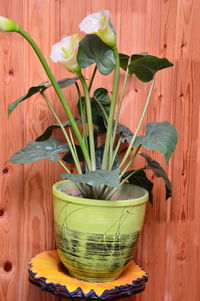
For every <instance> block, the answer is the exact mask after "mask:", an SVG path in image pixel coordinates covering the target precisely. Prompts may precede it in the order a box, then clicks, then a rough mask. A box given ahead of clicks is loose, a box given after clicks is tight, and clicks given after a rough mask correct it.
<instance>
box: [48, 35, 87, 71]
mask: <svg viewBox="0 0 200 301" xmlns="http://www.w3.org/2000/svg"><path fill="white" fill-rule="evenodd" d="M78 47H79V38H78V35H77V34H74V35H71V36H68V37H65V38H63V39H62V40H61V41H60V42H58V43H56V44H54V45H53V46H52V49H51V54H50V58H51V60H52V61H53V62H54V63H61V64H63V65H64V66H65V68H66V69H67V70H68V71H70V72H73V73H75V74H77V75H80V70H81V69H80V67H79V65H78V63H77V52H78Z"/></svg>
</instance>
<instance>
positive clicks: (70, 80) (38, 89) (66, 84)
mask: <svg viewBox="0 0 200 301" xmlns="http://www.w3.org/2000/svg"><path fill="white" fill-rule="evenodd" d="M77 80H78V77H73V78H64V79H60V80H59V81H58V82H57V83H58V85H59V86H60V88H61V89H63V88H66V87H69V86H71V85H73V84H74V83H75V82H76V81H77ZM51 86H52V84H49V82H48V81H46V82H43V83H41V84H39V85H37V86H33V87H31V88H29V90H28V92H27V93H26V94H25V95H23V96H21V97H20V98H18V99H17V100H15V101H14V102H12V103H11V104H9V105H8V116H10V114H11V113H12V111H13V110H15V109H16V107H17V106H18V104H20V103H21V102H23V101H24V100H26V99H28V98H30V97H31V96H33V95H34V94H36V93H38V92H39V93H41V92H44V91H45V90H46V89H48V88H49V87H51Z"/></svg>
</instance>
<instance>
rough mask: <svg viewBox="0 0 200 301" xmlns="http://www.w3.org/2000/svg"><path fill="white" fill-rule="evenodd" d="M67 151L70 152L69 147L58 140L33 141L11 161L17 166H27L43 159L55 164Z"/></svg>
mask: <svg viewBox="0 0 200 301" xmlns="http://www.w3.org/2000/svg"><path fill="white" fill-rule="evenodd" d="M66 150H68V147H67V145H66V144H63V143H60V142H59V141H57V140H56V139H51V140H48V141H43V142H35V141H32V142H30V143H28V144H27V145H26V146H25V147H24V148H22V149H21V150H20V151H18V152H17V153H15V154H14V155H13V156H12V157H11V158H10V159H9V161H10V162H12V163H17V164H26V163H31V162H34V161H38V160H42V159H49V160H50V161H52V162H54V161H58V160H59V159H60V157H59V155H58V154H59V153H62V152H64V151H66Z"/></svg>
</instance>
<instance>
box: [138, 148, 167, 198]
mask: <svg viewBox="0 0 200 301" xmlns="http://www.w3.org/2000/svg"><path fill="white" fill-rule="evenodd" d="M140 155H141V156H142V157H144V158H145V160H146V161H147V164H148V165H147V166H146V167H145V168H146V169H151V170H153V172H154V174H155V176H156V177H157V178H162V179H163V180H164V181H165V188H166V200H167V199H168V198H169V197H171V196H172V184H171V182H170V180H169V178H168V176H167V174H166V172H165V170H164V169H163V168H162V167H161V166H160V164H159V163H158V162H157V161H155V160H153V159H152V158H151V157H150V156H148V155H147V154H145V153H140Z"/></svg>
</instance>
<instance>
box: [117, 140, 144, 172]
mask: <svg viewBox="0 0 200 301" xmlns="http://www.w3.org/2000/svg"><path fill="white" fill-rule="evenodd" d="M140 148H141V144H140V145H138V147H137V149H136V151H135V153H134V154H133V157H132V158H131V159H130V161H129V162H128V164H127V165H126V167H125V168H124V169H123V171H122V172H121V174H120V178H121V177H122V176H123V175H124V174H125V172H126V171H127V170H128V168H129V167H130V166H131V164H132V163H133V162H134V160H135V157H136V156H137V154H138V152H139V150H140Z"/></svg>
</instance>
